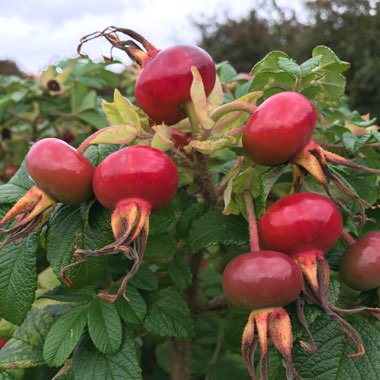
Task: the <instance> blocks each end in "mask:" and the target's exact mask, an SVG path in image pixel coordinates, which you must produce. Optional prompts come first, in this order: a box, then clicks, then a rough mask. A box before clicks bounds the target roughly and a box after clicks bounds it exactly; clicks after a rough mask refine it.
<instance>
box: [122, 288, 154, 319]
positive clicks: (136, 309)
mask: <svg viewBox="0 0 380 380" xmlns="http://www.w3.org/2000/svg"><path fill="white" fill-rule="evenodd" d="M126 296H127V298H128V299H129V302H128V301H126V300H125V299H124V298H119V299H118V300H117V301H116V308H117V310H118V312H119V315H120V318H121V319H122V320H123V321H124V322H125V323H127V324H128V323H131V324H134V325H138V324H140V323H141V322H142V321H143V320H144V318H145V315H146V311H147V307H146V303H145V301H144V298H142V296H141V294H140V293H139V291H138V290H137V289H136V288H134V287H133V286H132V285H128V287H127V290H126Z"/></svg>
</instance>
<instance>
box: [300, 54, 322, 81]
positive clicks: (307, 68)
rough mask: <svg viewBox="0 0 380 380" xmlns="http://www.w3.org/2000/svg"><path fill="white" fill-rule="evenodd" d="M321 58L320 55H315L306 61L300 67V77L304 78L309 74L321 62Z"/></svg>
mask: <svg viewBox="0 0 380 380" xmlns="http://www.w3.org/2000/svg"><path fill="white" fill-rule="evenodd" d="M322 58H323V56H322V55H316V56H315V57H313V58H310V59H308V60H307V61H305V62H304V63H303V64H302V65H301V76H303V77H304V76H305V75H307V74H309V73H310V72H311V71H312V70H313V69H314V68H315V67H317V66H318V65H319V63H320V62H321V60H322Z"/></svg>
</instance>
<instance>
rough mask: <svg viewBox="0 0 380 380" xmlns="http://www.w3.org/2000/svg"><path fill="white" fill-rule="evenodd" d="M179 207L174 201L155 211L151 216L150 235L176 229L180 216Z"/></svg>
mask: <svg viewBox="0 0 380 380" xmlns="http://www.w3.org/2000/svg"><path fill="white" fill-rule="evenodd" d="M179 211H180V210H179V209H178V208H177V207H176V206H174V204H173V203H171V204H169V206H167V207H165V208H163V209H161V210H159V211H156V212H153V213H152V214H151V215H150V217H149V235H150V236H152V235H159V234H162V233H164V232H169V231H172V230H174V228H175V226H176V224H177V222H178V218H179Z"/></svg>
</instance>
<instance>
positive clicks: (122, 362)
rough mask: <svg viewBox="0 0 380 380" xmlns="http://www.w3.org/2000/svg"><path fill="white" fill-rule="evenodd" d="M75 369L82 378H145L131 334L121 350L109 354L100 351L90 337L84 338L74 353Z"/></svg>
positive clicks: (111, 379)
mask: <svg viewBox="0 0 380 380" xmlns="http://www.w3.org/2000/svg"><path fill="white" fill-rule="evenodd" d="M73 371H74V375H75V379H80V380H116V379H120V380H122V379H126V380H127V379H128V380H143V377H142V371H141V368H140V363H139V358H138V354H137V347H136V344H135V342H134V340H133V338H132V337H131V336H130V335H129V334H125V336H124V339H123V342H122V345H121V347H120V350H119V351H118V352H116V353H114V354H108V355H104V354H102V353H101V352H99V351H98V350H97V349H96V348H95V347H94V345H93V344H92V343H91V341H90V339H85V340H83V342H82V343H81V344H80V346H79V349H78V351H77V352H76V353H75V355H74V365H73Z"/></svg>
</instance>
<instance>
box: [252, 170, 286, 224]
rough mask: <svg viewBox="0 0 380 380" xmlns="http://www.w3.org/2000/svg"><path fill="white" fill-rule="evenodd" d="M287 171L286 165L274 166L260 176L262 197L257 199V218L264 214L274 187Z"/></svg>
mask: <svg viewBox="0 0 380 380" xmlns="http://www.w3.org/2000/svg"><path fill="white" fill-rule="evenodd" d="M287 169H288V168H287V166H286V165H285V166H284V165H281V166H272V167H271V168H269V169H268V170H266V171H265V172H264V173H262V174H261V175H260V195H259V197H258V198H256V199H255V211H256V217H257V218H259V217H260V216H261V215H263V214H264V212H265V208H266V204H267V198H268V195H269V193H270V191H271V189H272V187H273V185H274V184H275V183H276V182H277V180H278V179H279V178H280V177H281V175H282V174H283V173H284V172H285V171H286V170H287Z"/></svg>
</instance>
